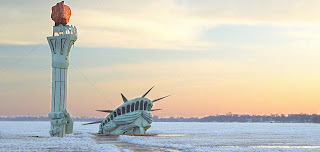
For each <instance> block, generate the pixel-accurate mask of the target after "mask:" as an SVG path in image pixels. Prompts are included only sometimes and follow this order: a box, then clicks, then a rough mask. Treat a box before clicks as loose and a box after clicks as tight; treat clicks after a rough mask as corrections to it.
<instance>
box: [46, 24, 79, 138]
mask: <svg viewBox="0 0 320 152" xmlns="http://www.w3.org/2000/svg"><path fill="white" fill-rule="evenodd" d="M47 40H48V43H49V46H50V49H51V56H52V96H51V97H52V98H51V113H49V114H48V116H49V118H50V119H51V129H50V135H51V136H53V137H65V135H66V134H70V133H72V130H73V120H72V118H71V117H70V115H69V113H68V112H67V110H66V102H67V72H68V67H69V53H70V49H71V46H72V45H73V44H74V42H75V41H76V40H77V29H76V27H74V26H69V25H65V26H63V25H61V24H60V25H58V26H54V27H53V36H51V37H47Z"/></svg>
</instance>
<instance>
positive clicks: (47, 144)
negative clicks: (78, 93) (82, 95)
mask: <svg viewBox="0 0 320 152" xmlns="http://www.w3.org/2000/svg"><path fill="white" fill-rule="evenodd" d="M80 124H81V123H75V126H74V131H75V133H74V134H71V135H67V137H65V138H59V137H54V138H51V137H50V135H49V132H48V131H49V128H50V123H49V122H5V121H0V141H1V142H0V151H111V152H121V151H125V149H120V148H118V147H116V146H114V145H110V144H97V143H96V142H95V141H94V140H93V139H92V138H91V137H93V135H91V134H92V133H96V132H97V129H98V127H97V126H95V125H93V126H86V127H82V126H81V125H80ZM35 136H38V137H35Z"/></svg>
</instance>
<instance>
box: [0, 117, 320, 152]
mask: <svg viewBox="0 0 320 152" xmlns="http://www.w3.org/2000/svg"><path fill="white" fill-rule="evenodd" d="M82 123H83V122H76V123H75V126H74V134H72V135H67V137H66V138H51V137H49V133H48V131H49V128H50V123H49V122H7V121H0V151H14V150H15V151H124V152H126V151H144V152H145V151H208V152H209V151H320V124H310V123H198V122H154V123H152V127H151V128H150V129H149V130H148V131H147V132H148V133H150V134H159V135H158V136H149V137H141V136H118V137H117V136H116V137H96V136H93V135H91V134H93V133H97V131H98V125H88V126H82V125H81V124H82Z"/></svg>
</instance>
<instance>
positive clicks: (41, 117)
mask: <svg viewBox="0 0 320 152" xmlns="http://www.w3.org/2000/svg"><path fill="white" fill-rule="evenodd" d="M102 119H103V118H94V117H75V118H73V120H74V121H99V120H102ZM49 120H50V119H49V118H48V117H44V116H38V117H24V116H21V117H0V121H49Z"/></svg>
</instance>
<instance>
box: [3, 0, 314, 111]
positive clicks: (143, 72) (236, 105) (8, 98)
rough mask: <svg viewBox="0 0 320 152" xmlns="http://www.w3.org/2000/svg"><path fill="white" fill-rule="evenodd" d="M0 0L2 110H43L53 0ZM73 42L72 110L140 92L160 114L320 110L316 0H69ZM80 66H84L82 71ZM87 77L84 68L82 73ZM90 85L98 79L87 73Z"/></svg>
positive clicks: (46, 107)
mask: <svg viewBox="0 0 320 152" xmlns="http://www.w3.org/2000/svg"><path fill="white" fill-rule="evenodd" d="M57 2H59V1H56V0H50V1H49V0H42V1H39V0H28V1H21V0H0V116H26V115H29V116H46V115H47V114H48V113H49V112H50V105H51V104H50V102H51V54H50V49H49V46H48V44H47V40H46V37H47V36H51V35H52V26H53V25H54V22H53V21H52V20H51V18H50V14H51V7H52V6H54V5H55V4H56V3H57ZM65 4H66V5H68V6H70V8H71V10H72V15H71V19H70V22H69V25H75V26H76V27H77V29H78V40H77V42H76V43H75V46H74V47H73V48H72V49H71V56H70V62H71V64H70V66H69V71H68V101H67V109H68V111H69V112H70V113H71V115H72V116H73V117H81V116H89V117H91V116H95V117H103V116H105V115H106V114H105V113H99V112H96V111H95V110H97V109H114V108H116V107H117V106H118V105H120V104H121V103H122V102H123V101H122V98H121V96H120V93H123V94H124V95H125V96H126V97H127V98H128V99H131V98H134V97H138V96H141V95H143V94H144V93H145V92H146V91H147V90H148V89H150V88H151V87H152V86H155V88H154V89H153V90H152V91H151V92H150V93H149V94H148V96H147V97H148V98H150V99H156V98H159V97H162V96H166V95H169V94H170V95H171V96H170V97H169V98H167V99H164V100H161V101H159V102H157V103H155V105H154V108H157V109H158V108H159V109H163V110H162V111H156V112H153V113H152V114H153V115H157V116H160V117H171V116H173V117H178V116H183V117H194V116H196V117H204V116H208V115H215V114H226V113H228V112H232V113H239V114H271V113H284V114H288V113H317V114H320V17H319V15H320V1H318V0H308V1H304V0H241V1H239V0H223V1H221V0H207V1H205V0H160V1H149V0H148V1H147V0H146V1H143V0H141V1H140V0H139V1H132V0H108V1H90V0H86V1H85V0H73V1H71V0H66V1H65ZM77 69H78V70H80V72H79V71H78V70H77ZM82 74H83V75H84V76H85V77H84V76H83V75H82ZM87 79H88V80H89V81H90V83H92V84H93V86H92V85H91V84H90V83H89V82H88V80H87Z"/></svg>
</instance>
